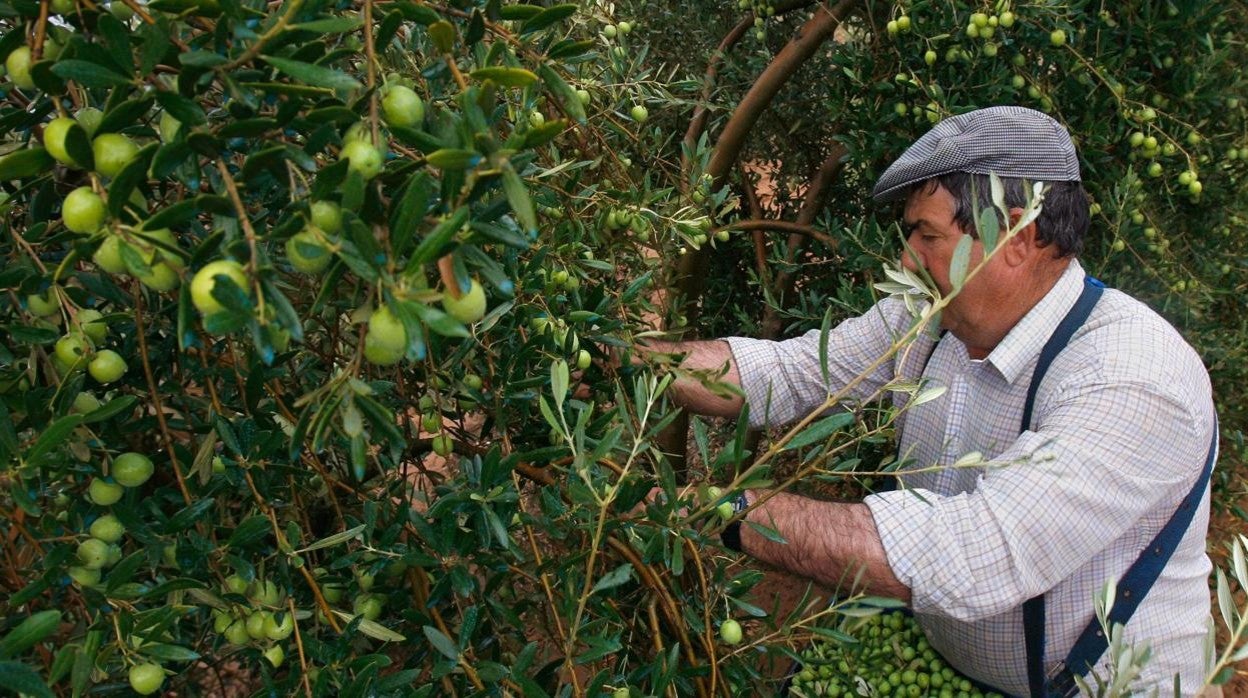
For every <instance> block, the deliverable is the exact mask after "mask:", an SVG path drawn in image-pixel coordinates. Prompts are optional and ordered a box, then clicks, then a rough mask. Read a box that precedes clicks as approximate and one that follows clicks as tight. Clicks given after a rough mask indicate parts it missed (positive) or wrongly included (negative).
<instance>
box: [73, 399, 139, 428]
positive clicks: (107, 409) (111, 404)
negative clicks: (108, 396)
mask: <svg viewBox="0 0 1248 698" xmlns="http://www.w3.org/2000/svg"><path fill="white" fill-rule="evenodd" d="M138 401H139V399H138V398H136V397H135V396H133V395H123V396H121V397H119V398H115V399H113V400H109V401H108V402H107V403H105V404H104V405H103V406H102V407H100V408H99V409H98V410H95V411H94V412H91V413H90V414H87V415H85V416H83V418H82V423H83V424H93V423H95V422H102V421H104V420H106V419H108V418H110V417H114V416H116V415H118V414H121V413H122V412H125V411H127V410H130V409H131V408H133V407H134V404H135V403H136V402H138Z"/></svg>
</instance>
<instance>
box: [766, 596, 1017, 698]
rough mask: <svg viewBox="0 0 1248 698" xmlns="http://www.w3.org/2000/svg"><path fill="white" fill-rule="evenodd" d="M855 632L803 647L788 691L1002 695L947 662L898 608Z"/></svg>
mask: <svg viewBox="0 0 1248 698" xmlns="http://www.w3.org/2000/svg"><path fill="white" fill-rule="evenodd" d="M852 634H853V635H854V637H855V639H857V641H858V642H857V643H854V644H848V643H845V644H841V643H833V642H828V641H821V640H816V641H815V642H813V643H811V645H810V646H809V647H808V648H807V649H806V650H805V651H804V652H802V660H803V661H802V669H801V671H799V672H798V673H797V674H796V675H794V677H793V682H792V684H791V686H790V689H789V694H790V695H793V696H833V697H835V696H841V695H845V696H856V695H863V694H869V695H874V696H896V697H897V698H923V697H926V696H932V697H939V698H989V697H991V698H1001V697H1000V694H998V693H985V692H984V691H982V690H980V689H979V688H978V687H976V686H975V685H974V684H973V683H971V681H970V679H967V678H966V677H964V676H962V675H960V674H958V673H957V672H956V671H954V670H953V668H952V667H950V666H949V665H948V664H946V663H945V661H944V660H943V659H941V658H940V655H938V654H936V651H935V650H933V649H932V648H931V646H930V645H928V644H927V639H926V638H925V637H924V636H923V631H922V629H920V628H919V626H918V624H917V623H915V622H914V619H913V618H910V617H908V616H905V615H902V614H900V613H890V614H885V615H877V616H872V617H870V618H867V619H865V620H864V621H863V622H862V624H861V625H859V626H857V628H856V630H854V631H853V632H852ZM864 688H865V689H866V691H864V690H863V689H864Z"/></svg>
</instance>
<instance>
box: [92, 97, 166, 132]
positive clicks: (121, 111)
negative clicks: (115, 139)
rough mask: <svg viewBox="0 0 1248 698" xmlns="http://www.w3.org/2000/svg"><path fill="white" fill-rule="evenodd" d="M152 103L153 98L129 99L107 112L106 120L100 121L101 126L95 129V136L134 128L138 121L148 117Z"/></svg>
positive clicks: (105, 113)
mask: <svg viewBox="0 0 1248 698" xmlns="http://www.w3.org/2000/svg"><path fill="white" fill-rule="evenodd" d="M152 101H153V98H152V97H140V98H138V99H129V100H126V101H124V102H122V103H121V104H118V105H117V106H115V107H112V108H110V109H108V110H106V111H105V112H104V118H103V119H100V125H99V126H96V127H95V135H96V136H98V135H100V134H101V133H113V132H115V131H120V130H122V129H123V128H129V127H131V126H133V125H134V124H135V122H136V121H139V120H140V119H142V118H143V117H144V116H146V114H147V111H148V110H149V109H151V108H152Z"/></svg>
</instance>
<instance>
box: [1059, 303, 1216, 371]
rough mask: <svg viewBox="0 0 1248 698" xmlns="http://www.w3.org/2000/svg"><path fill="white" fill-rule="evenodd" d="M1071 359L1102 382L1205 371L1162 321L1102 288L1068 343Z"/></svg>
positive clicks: (1140, 305) (1143, 306) (1146, 308)
mask: <svg viewBox="0 0 1248 698" xmlns="http://www.w3.org/2000/svg"><path fill="white" fill-rule="evenodd" d="M1071 349H1072V350H1073V351H1072V352H1071V358H1072V359H1078V360H1080V361H1081V362H1082V363H1084V364H1085V365H1086V364H1089V363H1091V364H1093V365H1094V366H1095V370H1096V371H1097V372H1098V373H1101V374H1102V375H1103V376H1104V377H1105V378H1108V379H1115V380H1145V381H1148V382H1165V381H1168V380H1174V379H1179V378H1188V379H1190V378H1191V377H1193V376H1195V375H1201V376H1205V379H1206V380H1207V372H1206V370H1205V367H1204V364H1203V362H1202V361H1201V359H1200V355H1199V354H1198V353H1197V352H1196V350H1195V349H1194V348H1193V347H1192V346H1191V344H1189V343H1188V342H1187V340H1186V339H1185V338H1184V337H1183V335H1182V334H1181V333H1180V332H1179V331H1178V330H1177V329H1176V328H1175V327H1174V325H1172V324H1170V322H1168V321H1167V320H1166V319H1165V318H1164V317H1162V316H1161V315H1160V314H1158V313H1157V312H1156V311H1155V310H1153V309H1152V308H1150V307H1149V306H1148V305H1147V304H1145V303H1143V302H1142V301H1140V300H1138V299H1136V298H1134V297H1132V296H1131V295H1129V294H1127V293H1125V292H1123V291H1120V290H1117V289H1112V288H1111V289H1106V290H1105V293H1104V295H1103V296H1102V297H1101V300H1100V302H1098V303H1097V306H1096V308H1095V309H1094V310H1093V312H1092V315H1091V316H1090V317H1089V318H1088V320H1087V322H1086V323H1085V325H1084V327H1083V328H1082V330H1081V331H1080V332H1079V333H1078V334H1077V335H1076V338H1075V339H1074V341H1072V343H1071Z"/></svg>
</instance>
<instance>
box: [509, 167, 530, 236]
mask: <svg viewBox="0 0 1248 698" xmlns="http://www.w3.org/2000/svg"><path fill="white" fill-rule="evenodd" d="M503 191H504V192H506V193H507V202H508V203H510V204H511V210H512V211H515V213H516V218H517V219H519V220H520V225H521V226H523V228H524V230H525V231H526V232H528V233H529V234H533V233H536V232H537V213H536V212H535V211H534V210H533V200H532V199H530V198H529V190H528V187H526V186H524V180H523V179H521V178H520V174H519V173H517V172H516V170H515V168H513V167H512V166H511V163H510V162H508V163H504V164H503Z"/></svg>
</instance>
